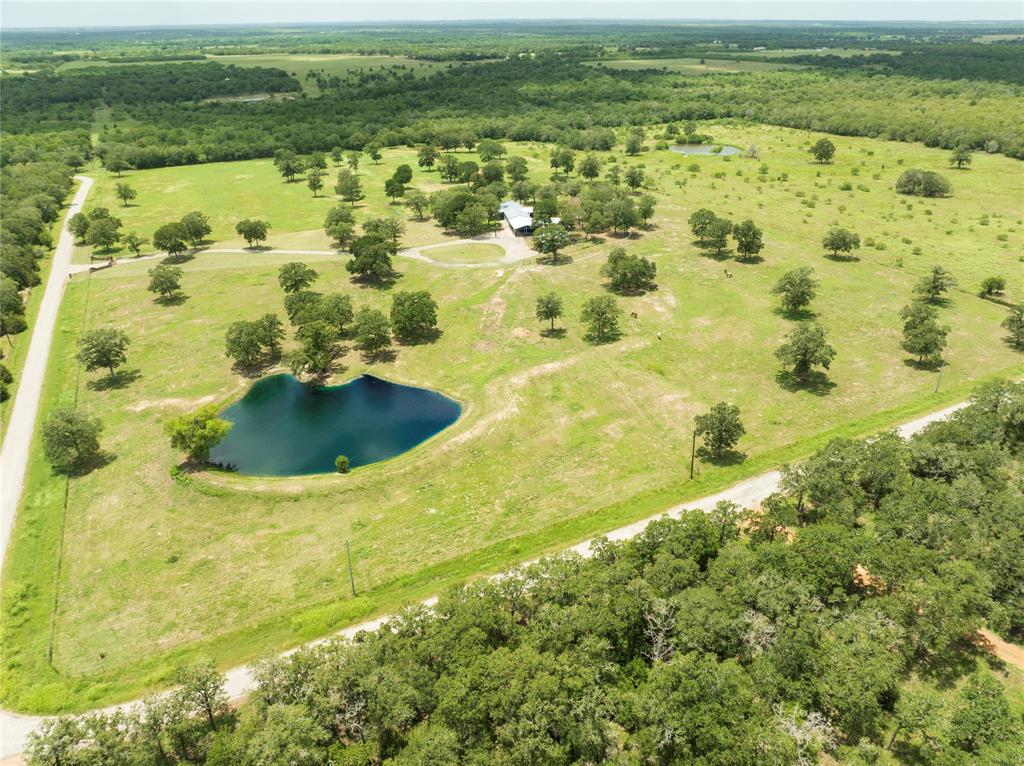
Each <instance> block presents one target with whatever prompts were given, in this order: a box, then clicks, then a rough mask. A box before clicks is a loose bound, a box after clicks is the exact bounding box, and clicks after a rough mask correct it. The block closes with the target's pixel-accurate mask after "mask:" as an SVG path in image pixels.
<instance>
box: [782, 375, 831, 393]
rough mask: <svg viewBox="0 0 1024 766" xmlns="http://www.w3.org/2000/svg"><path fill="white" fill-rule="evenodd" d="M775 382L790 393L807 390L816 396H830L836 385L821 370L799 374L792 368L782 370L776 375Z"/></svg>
mask: <svg viewBox="0 0 1024 766" xmlns="http://www.w3.org/2000/svg"><path fill="white" fill-rule="evenodd" d="M775 382H776V383H778V384H779V385H780V386H782V388H784V389H786V390H787V391H789V392H790V393H795V392H797V391H806V392H807V393H809V394H814V395H815V396H828V395H829V394H830V393H832V389H833V388H835V387H836V384H835V383H833V382H832V381H831V380H830V379H829V377H828V375H826V374H825V373H823V372H821V371H820V370H811V371H810V372H805V373H804V374H803V375H797V374H796V373H795V372H793V371H792V370H780V371H779V372H778V373H776V375H775Z"/></svg>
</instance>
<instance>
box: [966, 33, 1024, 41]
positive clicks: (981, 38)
mask: <svg viewBox="0 0 1024 766" xmlns="http://www.w3.org/2000/svg"><path fill="white" fill-rule="evenodd" d="M971 39H972V40H973V41H974V42H976V43H1000V42H1005V41H1007V40H1024V35H1022V34H1007V35H978V36H977V37H974V38H971Z"/></svg>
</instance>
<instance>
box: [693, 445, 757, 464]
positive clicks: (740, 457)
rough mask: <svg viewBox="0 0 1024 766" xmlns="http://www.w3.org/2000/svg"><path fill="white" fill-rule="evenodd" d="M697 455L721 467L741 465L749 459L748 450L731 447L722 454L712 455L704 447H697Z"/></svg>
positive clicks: (706, 461)
mask: <svg viewBox="0 0 1024 766" xmlns="http://www.w3.org/2000/svg"><path fill="white" fill-rule="evenodd" d="M697 457H699V458H700V459H701V460H703V461H704V462H705V463H711V464H712V465H717V466H719V467H725V466H730V465H739V464H740V463H742V462H743V461H744V460H746V459H747V453H746V452H740V451H739V450H735V449H730V450H726V451H725V452H723V453H722V454H721V455H717V456H715V455H712V454H711V453H710V452H708V451H707V449H705V448H704V447H698V448H697Z"/></svg>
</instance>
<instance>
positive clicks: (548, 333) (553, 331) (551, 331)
mask: <svg viewBox="0 0 1024 766" xmlns="http://www.w3.org/2000/svg"><path fill="white" fill-rule="evenodd" d="M565 335H566V331H565V328H564V327H545V328H544V329H543V330H541V331H540V336H541V337H542V338H564V337H565Z"/></svg>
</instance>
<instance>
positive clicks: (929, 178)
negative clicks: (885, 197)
mask: <svg viewBox="0 0 1024 766" xmlns="http://www.w3.org/2000/svg"><path fill="white" fill-rule="evenodd" d="M896 191H897V192H899V193H900V194H912V195H914V196H917V197H948V196H949V195H950V194H952V192H953V187H952V186H951V185H950V183H949V181H947V180H946V179H945V178H943V177H942V176H940V175H939V174H938V173H935V172H933V171H931V170H917V169H916V168H911V169H910V170H904V171H903V173H902V174H900V177H899V179H898V180H897V181H896Z"/></svg>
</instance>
